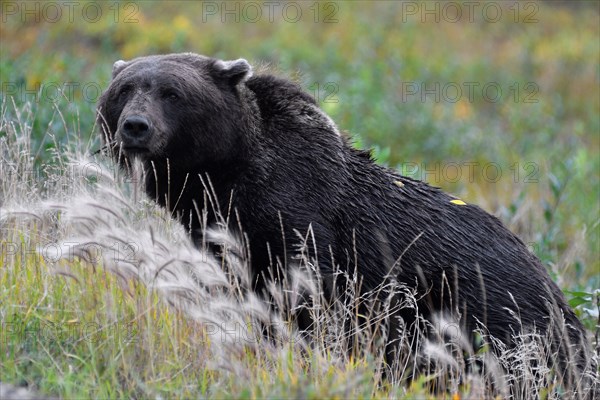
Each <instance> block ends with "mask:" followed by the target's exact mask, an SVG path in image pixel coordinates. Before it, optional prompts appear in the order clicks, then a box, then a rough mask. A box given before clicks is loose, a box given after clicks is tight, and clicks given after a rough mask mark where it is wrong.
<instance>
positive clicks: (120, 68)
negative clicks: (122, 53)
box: [112, 60, 129, 79]
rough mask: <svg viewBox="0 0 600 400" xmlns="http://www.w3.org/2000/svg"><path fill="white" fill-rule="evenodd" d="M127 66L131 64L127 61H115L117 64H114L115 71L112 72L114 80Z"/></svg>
mask: <svg viewBox="0 0 600 400" xmlns="http://www.w3.org/2000/svg"><path fill="white" fill-rule="evenodd" d="M127 64H129V63H128V62H127V61H123V60H118V61H115V63H114V64H113V70H112V77H113V79H115V77H116V76H117V75H119V73H120V72H121V71H123V70H124V69H125V67H126V66H127Z"/></svg>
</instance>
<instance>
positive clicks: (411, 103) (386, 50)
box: [0, 1, 600, 398]
mask: <svg viewBox="0 0 600 400" xmlns="http://www.w3.org/2000/svg"><path fill="white" fill-rule="evenodd" d="M35 3H37V4H38V7H40V10H39V13H38V14H37V16H38V20H36V15H35V14H25V13H24V12H23V7H25V5H24V4H25V2H3V3H2V7H3V9H2V11H3V13H2V15H1V18H3V21H2V24H0V36H1V37H2V46H1V47H0V83H1V90H2V98H1V99H0V101H1V102H2V103H1V106H0V110H1V115H0V116H1V121H0V141H4V144H5V146H4V147H2V150H3V151H6V152H9V150H7V149H10V148H11V147H14V148H17V149H19V151H22V153H21V155H20V156H15V155H14V154H12V153H11V154H10V155H7V154H5V153H3V154H0V155H1V156H2V158H1V159H0V161H1V162H2V163H3V164H0V168H1V171H2V174H3V175H2V180H3V182H2V184H1V185H0V189H1V191H0V207H1V209H0V245H1V246H2V247H1V248H0V250H1V253H0V318H1V323H2V329H1V332H2V337H0V339H1V340H0V347H1V349H2V350H1V351H0V365H2V368H0V381H2V382H11V383H16V384H20V383H26V384H28V385H31V386H33V387H36V388H38V389H40V390H41V391H42V392H43V393H48V394H54V395H57V394H58V395H60V396H62V397H63V398H77V397H89V396H91V397H96V398H115V397H124V398H127V397H158V396H162V397H166V398H171V397H198V396H202V397H204V396H210V397H230V396H232V397H237V398H254V397H273V398H278V397H311V398H324V397H333V398H348V397H362V398H368V397H371V396H377V397H400V396H407V397H408V398H420V397H421V396H427V395H426V393H427V391H426V386H427V385H426V383H425V382H422V381H417V382H415V383H413V385H412V386H411V387H409V388H405V387H398V386H392V385H390V384H389V383H384V384H382V385H380V386H377V385H374V383H373V382H377V381H378V376H377V372H375V369H374V365H376V360H373V359H369V358H368V357H367V358H358V359H353V360H351V361H350V362H343V363H342V362H339V360H338V359H336V358H335V357H334V356H332V355H330V356H329V358H328V356H327V354H328V353H327V352H323V354H321V353H318V352H317V353H315V354H309V355H308V356H307V355H306V354H303V353H301V352H298V350H297V349H288V350H289V351H284V350H285V349H283V350H281V349H280V350H281V351H277V352H273V353H272V354H270V353H269V354H264V353H261V352H256V353H255V352H252V351H251V350H243V351H242V353H241V354H237V357H233V356H232V355H231V354H228V357H229V358H227V359H223V360H220V359H218V358H215V357H216V354H217V355H218V352H217V353H215V351H213V350H211V349H212V347H211V346H207V345H206V343H207V338H206V337H205V336H204V334H203V333H202V332H203V331H202V329H200V323H199V322H197V320H194V319H193V318H192V319H190V318H189V315H187V314H186V312H184V311H181V309H179V308H177V307H175V308H173V307H170V306H168V305H167V304H165V301H163V300H164V299H163V298H162V297H161V295H160V291H158V292H155V291H152V290H147V286H148V285H147V281H145V280H143V279H140V280H139V282H138V281H136V280H134V281H132V280H123V279H121V277H119V276H118V275H115V274H107V273H106V272H105V269H103V268H101V267H100V266H99V265H96V264H94V265H90V264H89V263H85V262H83V261H81V260H79V259H76V260H75V261H72V260H60V261H57V262H56V263H48V262H47V260H46V259H44V258H43V257H41V256H40V255H39V254H38V253H36V251H35V249H36V248H38V247H39V246H42V245H47V244H49V243H52V242H53V240H54V238H55V236H54V235H56V232H55V229H54V224H57V225H60V224H62V223H65V222H64V221H62V220H61V217H60V214H59V216H58V217H48V218H46V217H44V218H40V219H39V220H38V219H34V220H27V221H28V222H26V223H24V222H22V221H21V222H19V221H15V220H14V219H13V217H12V216H10V217H7V214H6V210H8V209H10V210H14V205H15V204H14V203H15V202H17V200H18V199H22V200H21V201H22V204H21V205H23V206H24V207H25V206H26V205H34V204H38V205H39V204H40V203H39V201H41V199H43V198H45V197H50V198H52V199H58V198H61V199H62V200H61V201H64V202H65V203H67V202H68V201H69V199H70V197H71V196H74V195H78V194H79V193H80V192H81V191H82V190H83V189H81V187H80V186H77V188H66V189H65V188H62V187H61V189H58V187H59V184H60V183H61V181H60V179H58V178H57V176H63V175H68V174H69V173H67V172H66V170H67V169H69V168H67V166H69V165H70V164H65V161H69V160H70V161H72V159H70V158H69V157H68V155H67V153H68V152H70V151H74V152H75V153H76V154H78V153H79V152H81V151H82V150H83V151H93V150H95V149H97V148H98V147H99V141H98V139H97V138H96V136H95V135H94V132H93V131H94V126H93V125H94V110H95V102H96V100H97V97H98V94H99V92H98V91H99V90H102V89H103V88H105V87H106V86H107V84H108V81H109V79H110V73H111V67H112V63H113V62H114V61H116V60H118V59H129V58H132V57H135V56H138V55H145V54H150V53H165V52H180V51H193V52H197V53H201V54H206V55H211V56H214V57H219V58H223V59H234V58H239V57H244V58H247V59H248V60H249V61H250V62H251V63H252V64H253V65H264V64H269V66H270V68H271V69H275V70H277V71H279V73H282V74H286V75H288V76H292V77H294V78H295V79H297V80H298V81H299V82H300V83H301V84H302V85H303V87H305V89H306V90H307V91H308V92H310V93H313V95H314V96H315V97H316V98H317V99H318V100H319V102H320V104H321V106H322V108H323V109H324V110H325V111H326V112H328V113H329V114H330V115H331V117H332V118H333V119H334V121H336V123H337V124H338V126H339V127H340V129H342V130H343V131H346V132H347V133H348V134H349V135H351V136H352V137H353V138H354V140H355V142H356V145H357V146H360V147H374V149H375V154H376V156H377V157H378V160H379V162H381V163H384V164H387V165H389V166H392V167H397V168H398V169H400V170H402V171H403V172H404V173H405V174H408V175H411V176H413V177H416V178H420V179H424V180H427V181H429V182H430V183H431V184H433V185H435V186H441V187H442V188H444V189H445V190H447V191H450V192H453V193H454V194H456V195H458V196H460V197H461V198H462V199H463V200H464V201H466V202H469V203H476V204H479V205H481V206H482V207H483V208H485V209H486V210H488V211H489V212H492V213H494V214H495V215H498V216H499V217H500V218H501V219H502V220H503V221H504V222H505V223H506V224H507V225H508V226H509V227H510V228H511V230H513V231H514V232H516V233H517V234H518V235H519V236H520V237H521V238H522V239H523V240H524V241H525V242H526V243H528V245H529V247H530V248H531V250H532V251H533V252H535V253H536V255H537V256H538V257H540V259H541V260H542V261H543V263H544V265H545V266H546V267H547V268H548V270H549V272H550V273H551V275H552V277H553V278H554V279H555V280H556V281H557V282H558V284H559V286H560V287H561V288H562V289H563V290H564V291H565V292H566V294H567V298H568V299H569V300H570V302H571V304H572V306H574V307H575V309H576V312H577V314H578V315H579V316H580V317H581V318H582V320H583V322H584V324H585V325H586V327H587V328H588V329H589V330H590V336H592V335H593V333H594V331H597V330H598V329H599V328H598V323H599V322H598V310H599V304H600V300H599V296H600V289H599V288H600V245H599V243H600V201H599V199H598V193H600V173H599V171H600V113H599V110H600V82H599V79H600V78H599V76H600V52H599V51H598V37H600V23H599V22H598V21H599V6H598V3H597V2H576V3H575V2H573V3H575V4H571V5H558V4H552V3H551V2H539V3H538V2H525V3H520V4H519V5H518V6H516V5H515V4H517V3H515V4H513V3H512V2H502V3H490V2H481V4H480V5H479V7H477V8H475V9H474V10H472V11H471V13H468V12H467V6H466V5H465V4H464V3H462V2H459V3H455V4H459V7H461V10H462V18H460V19H459V21H457V22H450V21H449V20H451V19H454V17H455V12H454V11H453V10H451V9H446V7H442V6H443V3H438V4H440V5H439V7H440V9H439V12H437V15H438V16H439V18H440V22H439V23H436V22H435V21H434V18H435V12H434V14H429V15H428V16H426V15H421V12H422V11H423V10H422V8H423V7H424V6H423V4H424V3H418V4H420V5H419V6H417V11H416V14H413V9H411V8H406V7H407V5H406V3H405V4H404V5H402V4H401V3H398V2H392V1H389V2H388V1H378V2H369V3H368V4H367V3H363V2H337V3H334V2H322V3H314V2H298V3H294V4H296V5H297V7H298V9H300V10H301V12H302V16H301V18H300V19H299V20H298V21H295V22H293V21H294V20H295V19H296V15H297V14H296V13H295V10H294V9H291V8H285V7H284V3H278V2H277V4H276V5H274V8H273V9H272V10H271V12H272V17H273V18H272V20H271V18H270V14H269V9H268V8H266V7H263V8H261V9H260V10H261V13H262V14H261V16H260V18H255V16H256V14H255V11H254V10H252V9H250V8H248V6H247V5H245V4H246V3H237V2H229V5H228V6H227V7H229V8H228V10H234V5H235V4H237V6H235V7H238V8H237V12H236V11H232V13H231V14H227V13H226V10H224V9H222V7H225V5H224V3H223V2H202V3H196V2H187V1H172V2H147V1H142V2H103V3H100V2H97V3H96V2H77V4H78V5H77V6H75V7H74V9H73V10H72V11H73V19H72V22H71V21H70V19H69V13H68V11H69V9H68V8H67V6H62V7H61V11H62V16H61V18H57V19H56V22H53V20H54V15H55V14H54V11H53V10H52V9H49V8H46V9H45V10H46V11H44V7H45V6H44V4H45V3H44V2H35ZM52 3H54V4H61V2H52ZM32 4H33V3H32ZM87 4H91V6H89V7H88V8H85V7H86V5H87ZM253 4H258V5H260V4H262V2H257V3H253ZM410 4H412V3H410V2H409V5H410ZM415 4H417V3H415ZM435 4H436V3H435V2H431V3H429V7H430V8H431V9H434V7H435ZM486 4H495V5H498V6H501V10H502V16H501V17H500V18H499V19H498V21H497V22H491V21H490V16H491V17H494V13H493V10H492V9H491V8H489V7H488V9H486V10H487V14H484V13H483V11H482V9H483V8H484V6H485V5H486ZM11 6H15V7H16V8H9V7H11ZM92 6H93V7H96V6H99V7H100V8H98V9H96V8H90V7H92ZM213 6H214V7H216V9H215V8H212V7H213ZM33 7H34V6H33V5H31V8H33ZM284 9H285V10H286V11H285V12H284ZM84 10H85V11H84ZM94 10H100V11H99V15H98V16H99V18H98V20H97V21H96V20H95V19H96V17H95V15H96V14H95V11H94ZM443 10H446V11H443ZM44 12H45V14H44ZM471 16H472V17H473V21H470V17H471ZM236 17H237V18H238V19H239V20H238V21H236V20H235V18H236ZM222 19H225V22H222ZM315 20H316V22H315ZM59 89H60V90H59ZM498 89H499V90H500V91H501V95H499V94H498V93H499V92H498ZM459 90H460V91H459ZM436 96H439V97H438V98H437V99H436ZM497 96H498V97H497ZM496 97H497V98H496ZM13 102H14V106H13ZM18 138H21V140H22V141H23V140H24V141H27V145H24V144H23V143H22V142H19V139H18ZM29 140H30V143H29V142H28V141H29ZM75 149H76V150H75ZM29 156H31V157H32V158H31V159H29V158H28V157H29ZM20 159H27V160H25V161H23V163H24V165H25V167H23V168H22V169H23V170H19V171H16V169H15V165H11V164H10V163H7V160H8V161H10V162H13V161H15V160H20ZM99 162H100V161H99ZM19 168H21V167H19ZM27 169H35V170H36V171H39V172H36V174H28V173H27ZM14 174H17V175H18V177H14V176H13V175H14ZM9 175H11V177H10V178H9V177H8V176H9ZM50 177H51V178H52V180H51V183H48V182H49V181H48V179H49V178H50ZM17 178H18V179H17ZM21 178H23V179H24V182H22V185H23V186H19V185H21V183H19V184H17V183H16V182H19V180H21ZM88 183H89V182H88ZM79 184H80V185H81V182H80V183H79ZM134 194H135V191H134V190H132V192H131V193H127V195H130V196H132V198H133V195H134ZM9 200H10V202H9ZM34 200H35V201H34ZM38 200H39V201H38ZM36 201H38V202H37V203H36ZM86 201H87V200H86ZM9 203H10V204H9ZM9 206H10V207H9ZM130 206H131V207H133V206H132V205H131V204H130ZM115 207H124V206H123V205H122V204H121V205H118V206H116V205H115ZM144 207H145V208H143V209H142V210H140V209H137V208H136V209H135V211H136V213H137V214H135V215H133V216H131V218H132V220H133V221H137V222H136V223H139V224H141V226H143V225H144V221H146V219H147V218H154V219H160V220H161V221H162V222H160V223H156V224H150V225H152V226H155V227H158V226H160V227H162V228H160V229H166V228H164V226H165V225H168V226H170V225H169V222H168V221H167V222H165V219H166V218H165V217H164V215H162V214H161V211H160V210H156V209H154V208H152V207H151V205H145V206H144ZM74 208H76V207H74V206H71V208H69V209H70V210H71V211H72V210H73V209H74ZM46 211H47V209H29V210H27V212H31V213H34V214H35V213H38V212H42V213H44V212H46ZM161 215H162V217H161ZM161 218H162V219H161ZM48 221H50V222H48ZM140 221H141V222H140ZM60 226H62V225H60ZM156 229H159V228H156ZM132 234H134V235H135V233H132ZM168 237H170V236H168ZM100 264H102V263H100ZM113 272H114V271H113ZM71 327H72V329H71ZM84 329H89V330H90V331H89V332H90V333H89V335H91V336H92V337H93V340H90V339H89V335H88V334H87V333H86V334H83V333H82V332H83V330H84ZM32 332H33V333H32ZM40 332H41V334H40ZM85 332H88V331H87V330H86V331H85ZM86 335H88V336H86ZM232 357H233V359H235V361H232ZM346 361H348V360H346ZM223 371H229V372H233V373H232V374H230V375H228V374H227V373H225V372H223ZM477 382H478V381H468V382H467V383H466V384H465V385H463V386H461V387H460V388H459V389H456V390H454V391H451V392H452V393H453V394H456V396H463V397H468V396H477V393H481V392H478V391H477V390H479V388H478V387H477ZM449 387H450V385H449ZM527 393H531V392H527ZM527 393H525V392H523V393H522V394H523V395H526V394H527Z"/></svg>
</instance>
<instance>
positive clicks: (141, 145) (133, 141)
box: [121, 115, 152, 153]
mask: <svg viewBox="0 0 600 400" xmlns="http://www.w3.org/2000/svg"><path fill="white" fill-rule="evenodd" d="M151 137H152V124H151V123H150V121H149V120H148V119H147V118H145V117H142V116H140V115H132V116H129V117H127V118H125V121H123V124H122V125H121V138H122V140H123V149H124V150H125V151H127V152H129V153H137V152H144V151H148V150H149V149H148V143H149V139H150V138H151Z"/></svg>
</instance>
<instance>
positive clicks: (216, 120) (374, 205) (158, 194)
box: [98, 53, 590, 376]
mask: <svg viewBox="0 0 600 400" xmlns="http://www.w3.org/2000/svg"><path fill="white" fill-rule="evenodd" d="M98 122H99V124H100V126H101V128H102V138H103V140H104V144H105V148H106V149H108V150H110V153H111V154H112V155H113V156H114V157H115V158H116V159H117V160H118V161H119V163H121V164H122V165H127V164H128V163H129V162H130V161H131V159H132V158H138V159H140V160H141V161H142V162H143V165H144V168H145V170H146V182H145V188H146V192H147V194H148V195H149V196H150V197H151V198H153V199H156V201H157V202H158V203H160V204H161V205H163V206H165V207H167V208H168V209H169V210H171V211H173V212H174V213H175V214H177V215H178V217H179V218H180V220H181V221H182V223H183V224H184V225H185V226H186V227H187V228H188V229H189V230H190V232H191V235H192V237H193V238H194V240H196V241H197V242H200V241H201V240H202V239H203V238H202V232H203V229H202V227H203V224H207V225H209V226H210V225H211V224H214V223H216V222H217V221H218V220H219V219H218V218H219V217H218V214H221V215H224V214H227V215H234V213H235V215H236V217H231V218H229V219H228V220H229V221H231V226H230V229H232V230H233V231H236V230H237V231H241V232H240V233H243V234H244V235H245V237H246V238H247V240H248V248H249V258H250V265H251V269H252V275H253V277H254V278H255V280H256V282H257V284H256V285H257V290H259V289H260V285H261V283H260V282H261V277H262V276H264V275H266V274H268V272H269V268H273V267H274V266H277V265H279V266H282V267H283V268H285V266H286V265H288V264H289V263H291V262H293V259H294V257H295V255H296V253H297V251H298V244H299V242H300V239H299V237H298V233H301V234H306V233H307V232H308V231H309V230H310V232H311V234H312V237H313V238H314V248H313V249H312V253H311V256H312V257H313V258H314V259H315V260H316V262H317V263H318V268H319V271H320V274H321V275H322V276H323V277H325V279H324V281H326V282H327V281H328V279H327V278H328V277H332V276H333V275H334V272H335V271H336V270H338V269H339V270H341V271H344V272H348V273H349V274H353V273H354V271H357V273H358V275H359V279H360V281H361V282H362V283H361V290H362V291H369V290H373V289H375V288H377V287H378V286H379V285H381V284H382V282H384V281H385V280H386V279H388V278H389V276H390V274H392V275H393V278H394V279H396V280H397V281H398V282H400V283H402V284H404V285H406V286H408V287H411V288H413V289H415V290H416V291H417V293H418V295H419V296H418V299H419V300H418V308H419V312H420V313H421V314H422V315H424V316H425V317H426V318H432V317H433V315H435V314H436V313H440V312H447V313H450V314H452V315H453V316H454V317H455V318H458V319H459V320H460V321H461V323H462V326H463V328H464V329H465V331H466V332H472V331H473V330H474V329H476V328H483V329H484V330H485V332H487V333H489V334H490V335H492V336H494V337H495V338H497V339H499V340H501V341H503V342H504V343H506V344H509V345H510V344H511V343H512V340H513V339H512V337H513V335H515V334H518V333H521V332H530V331H533V330H538V331H539V332H540V333H542V334H549V335H550V337H551V343H552V350H553V351H554V352H556V353H557V354H559V359H561V360H563V361H564V360H575V363H576V364H577V365H578V366H579V371H581V370H582V369H583V368H584V367H585V366H586V365H587V364H588V363H589V362H590V357H589V354H590V352H589V350H588V347H587V341H586V338H585V331H584V328H583V326H582V324H581V323H580V321H579V320H578V319H577V317H576V316H575V314H574V312H573V310H572V309H571V308H570V307H569V306H568V305H567V302H566V300H565V297H564V296H563V294H562V293H561V291H560V289H559V288H558V287H557V286H556V284H555V283H554V282H553V281H552V279H551V278H550V276H549V275H548V273H547V271H546V269H545V268H544V266H543V265H542V264H541V263H540V261H539V260H538V259H537V258H536V257H535V256H534V255H533V254H532V253H530V252H529V251H528V249H527V248H526V246H525V245H524V244H523V242H522V241H521V240H520V239H519V238H518V237H516V236H515V235H514V234H512V233H511V232H510V231H509V230H508V229H507V228H505V227H504V226H503V225H502V223H501V222H500V221H499V220H498V219H497V218H495V217H493V216H491V215H490V214H488V213H486V212H485V211H483V210H482V209H481V208H479V207H477V206H475V205H471V204H465V203H464V202H462V201H459V200H457V199H456V198H454V197H452V196H450V195H448V194H446V193H444V192H442V191H441V190H439V189H437V188H434V187H431V186H429V185H428V184H426V183H423V182H420V181H416V180H413V179H409V178H406V177H403V176H401V175H399V174H398V173H397V172H396V171H394V170H391V169H388V168H384V167H382V166H380V165H377V164H376V163H375V162H374V161H373V160H372V159H371V157H370V155H369V153H367V152H364V151H360V150H356V149H354V148H352V147H351V146H350V145H349V143H348V141H347V140H346V139H345V138H344V137H343V136H342V135H340V133H339V132H338V129H337V128H336V126H335V124H334V123H333V122H332V120H331V119H330V118H329V117H328V116H327V115H326V114H325V113H324V112H323V111H321V110H320V109H319V107H318V105H317V104H316V102H315V100H314V99H313V98H312V97H311V96H310V95H308V94H307V93H305V92H304V91H303V90H302V89H301V88H300V87H299V86H298V85H297V84H295V83H292V82H290V81H289V80H286V79H282V78H279V77H275V76H272V75H269V74H259V75H255V76H253V74H252V68H251V66H250V65H249V63H248V62H247V61H245V60H243V59H239V60H235V61H222V60H218V59H214V58H210V57H205V56H201V55H197V54H192V53H184V54H168V55H157V56H148V57H140V58H136V59H134V60H131V61H127V62H125V61H117V62H116V63H115V64H114V67H113V74H112V82H111V83H110V86H109V87H108V89H107V90H106V91H105V92H104V93H103V95H102V96H101V98H100V101H99V104H98ZM207 192H210V193H207ZM211 198H214V199H215V201H214V202H211V201H208V200H207V199H211ZM203 219H205V221H203ZM329 281H331V280H329ZM325 289H326V290H328V289H327V288H325ZM329 289H330V288H329ZM515 316H518V318H516V317H515ZM396 317H397V318H401V319H402V321H403V323H404V324H411V323H414V322H415V318H416V316H415V314H414V310H411V309H403V310H400V312H399V313H398V314H397V315H396ZM562 318H564V321H565V322H566V323H565V324H564V325H562V324H560V323H555V324H554V323H553V322H554V321H557V320H558V319H562ZM549 330H552V332H548V331H549ZM568 364H569V363H568V361H567V362H563V363H562V367H560V369H561V371H560V372H561V373H563V374H565V376H567V375H568V374H567V372H568V371H567V370H568V369H569V368H568V367H567V365H568Z"/></svg>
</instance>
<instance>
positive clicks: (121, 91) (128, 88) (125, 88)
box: [118, 85, 131, 98]
mask: <svg viewBox="0 0 600 400" xmlns="http://www.w3.org/2000/svg"><path fill="white" fill-rule="evenodd" d="M129 92H131V86H129V85H127V86H123V87H121V89H119V92H118V96H119V98H122V97H125V96H127V95H128V94H129Z"/></svg>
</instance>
